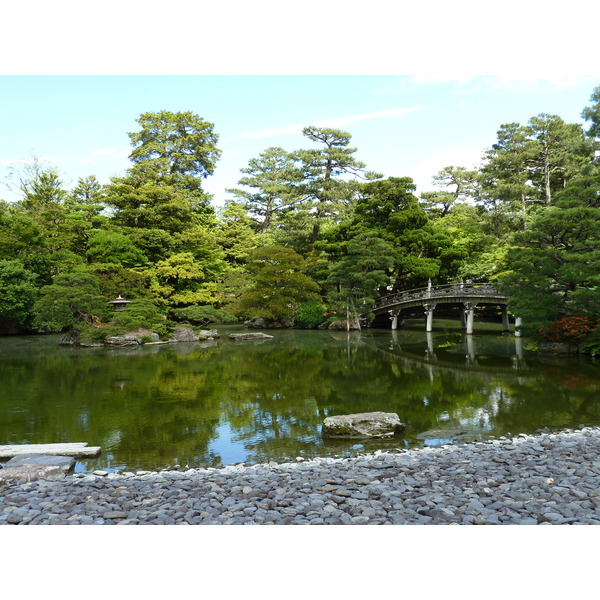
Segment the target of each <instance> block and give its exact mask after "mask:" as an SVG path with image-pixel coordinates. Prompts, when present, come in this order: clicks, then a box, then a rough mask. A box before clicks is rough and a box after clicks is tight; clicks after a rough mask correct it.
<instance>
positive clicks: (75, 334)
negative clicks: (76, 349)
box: [60, 329, 81, 346]
mask: <svg viewBox="0 0 600 600" xmlns="http://www.w3.org/2000/svg"><path fill="white" fill-rule="evenodd" d="M80 337H81V336H80V334H79V331H75V330H74V329H73V330H72V331H69V332H67V333H65V335H64V336H63V337H62V339H61V340H60V345H61V346H78V345H79V339H80Z"/></svg>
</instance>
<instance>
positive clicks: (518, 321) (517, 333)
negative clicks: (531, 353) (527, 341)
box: [515, 317, 523, 337]
mask: <svg viewBox="0 0 600 600" xmlns="http://www.w3.org/2000/svg"><path fill="white" fill-rule="evenodd" d="M522 322H523V321H522V320H521V317H515V337H521V324H522Z"/></svg>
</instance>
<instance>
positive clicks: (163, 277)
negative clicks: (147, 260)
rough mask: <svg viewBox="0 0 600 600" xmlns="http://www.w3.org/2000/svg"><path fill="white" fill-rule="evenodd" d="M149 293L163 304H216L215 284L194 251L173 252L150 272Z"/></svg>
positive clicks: (159, 303)
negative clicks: (207, 275) (207, 276)
mask: <svg viewBox="0 0 600 600" xmlns="http://www.w3.org/2000/svg"><path fill="white" fill-rule="evenodd" d="M148 273H149V276H150V287H149V290H150V294H151V296H152V298H153V299H154V301H155V302H156V303H157V304H158V305H160V306H164V305H169V306H186V305H189V304H214V303H215V302H216V298H215V292H216V284H214V283H212V282H210V281H207V280H206V271H205V269H204V268H203V265H202V264H201V263H200V262H198V261H197V260H196V259H195V258H194V255H193V254H192V253H191V252H181V253H179V254H173V255H172V256H169V257H168V258H166V259H165V260H161V261H159V262H157V263H156V264H155V265H154V266H153V267H152V268H151V269H149V271H148Z"/></svg>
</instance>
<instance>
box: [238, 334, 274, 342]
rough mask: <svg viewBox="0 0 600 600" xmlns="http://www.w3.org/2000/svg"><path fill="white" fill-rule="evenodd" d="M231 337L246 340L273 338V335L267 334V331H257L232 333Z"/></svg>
mask: <svg viewBox="0 0 600 600" xmlns="http://www.w3.org/2000/svg"><path fill="white" fill-rule="evenodd" d="M229 339H230V340H234V341H238V342H246V341H253V340H272V339H273V336H272V335H267V334H266V333H262V332H256V333H230V334H229Z"/></svg>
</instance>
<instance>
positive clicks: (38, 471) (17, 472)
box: [0, 464, 65, 485]
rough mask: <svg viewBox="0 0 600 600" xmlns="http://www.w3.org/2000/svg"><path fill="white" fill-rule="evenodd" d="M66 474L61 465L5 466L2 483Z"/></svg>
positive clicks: (54, 477)
mask: <svg viewBox="0 0 600 600" xmlns="http://www.w3.org/2000/svg"><path fill="white" fill-rule="evenodd" d="M64 476H65V474H64V473H63V470H62V469H61V468H60V467H55V466H52V465H31V464H29V465H21V466H18V467H4V469H2V471H1V473H0V485H3V484H4V485H5V484H8V483H10V482H11V481H20V482H21V481H23V480H24V481H26V482H31V481H36V480H37V479H58V478H61V477H64Z"/></svg>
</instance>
